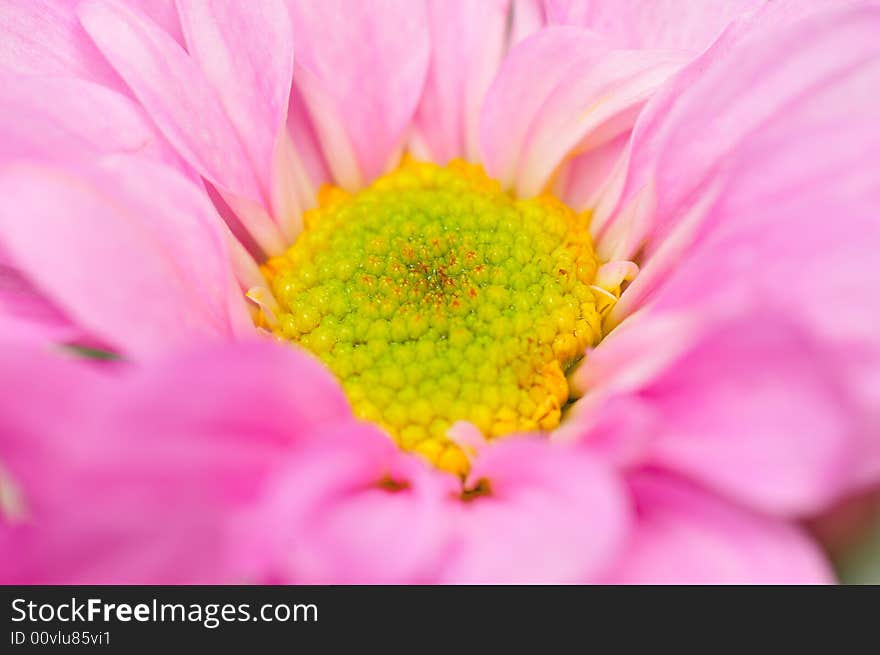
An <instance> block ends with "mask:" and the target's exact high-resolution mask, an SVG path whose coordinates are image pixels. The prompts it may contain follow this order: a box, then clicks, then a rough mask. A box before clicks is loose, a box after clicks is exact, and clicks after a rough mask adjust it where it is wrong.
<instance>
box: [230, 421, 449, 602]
mask: <svg viewBox="0 0 880 655" xmlns="http://www.w3.org/2000/svg"><path fill="white" fill-rule="evenodd" d="M457 486H458V484H457V480H456V479H455V478H454V477H452V476H450V475H445V474H440V473H439V472H437V471H432V470H428V469H427V468H426V466H425V464H423V463H422V462H421V461H420V460H418V459H416V458H414V457H412V456H409V455H405V454H403V453H401V452H400V451H399V450H398V449H397V448H396V446H394V444H393V442H392V441H391V440H390V439H389V438H388V436H387V435H385V434H383V433H382V432H380V431H379V430H378V429H377V428H375V427H374V426H371V425H368V424H363V423H361V424H346V425H344V426H340V428H339V429H338V430H336V431H334V432H333V433H332V434H330V433H324V434H322V435H321V440H320V442H318V441H315V442H312V443H311V444H310V446H309V447H308V448H306V449H303V450H302V451H300V452H298V453H297V455H296V457H292V458H290V460H289V461H288V463H287V465H286V466H285V467H284V468H282V469H280V470H279V473H278V475H277V476H276V477H275V478H274V479H273V480H272V481H271V482H270V484H269V485H268V490H267V494H266V500H265V502H264V503H263V504H262V505H261V506H260V507H259V508H257V511H256V512H255V513H254V515H253V516H251V517H249V518H248V520H247V521H246V522H244V523H243V524H242V530H243V531H244V532H245V533H247V534H250V535H254V538H252V542H256V543H251V544H250V546H249V548H248V549H246V550H245V551H244V556H245V558H246V559H250V560H254V559H257V560H259V561H266V562H274V563H275V564H274V568H272V569H269V570H266V571H262V572H260V573H259V575H263V576H266V575H269V576H270V578H274V579H277V580H279V581H283V582H295V583H323V584H327V583H333V584H340V583H345V584H375V583H401V582H423V583H425V582H433V581H435V580H436V579H437V577H438V575H439V568H441V567H442V565H443V561H444V557H445V555H446V553H447V551H448V550H449V547H450V534H449V532H450V529H449V526H448V525H447V522H445V521H444V518H446V516H445V514H444V512H443V508H444V507H443V506H444V502H445V500H446V499H447V497H448V496H450V495H453V494H454V493H455V488H456V487H457ZM254 553H263V555H258V556H257V557H256V558H255V557H254Z"/></svg>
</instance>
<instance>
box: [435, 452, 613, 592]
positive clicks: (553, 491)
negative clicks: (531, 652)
mask: <svg viewBox="0 0 880 655" xmlns="http://www.w3.org/2000/svg"><path fill="white" fill-rule="evenodd" d="M468 479H469V482H470V484H471V485H476V484H477V483H478V482H479V481H480V480H484V481H485V484H487V485H488V488H489V491H488V493H487V494H485V495H477V496H475V497H474V498H472V499H470V500H467V501H465V502H462V501H460V500H457V501H456V502H455V503H454V504H453V506H452V508H451V509H452V511H453V513H454V516H455V517H456V519H457V521H458V523H459V525H458V535H457V544H456V545H457V549H456V551H455V552H454V553H453V554H452V556H451V557H450V558H449V560H448V561H449V568H448V570H447V571H446V572H445V575H444V576H443V578H442V579H443V580H445V581H448V582H455V583H481V584H485V583H494V584H498V583H519V584H534V583H543V584H548V583H564V582H572V581H579V582H588V581H593V580H596V579H597V577H598V576H599V575H601V574H602V573H603V572H604V571H605V570H606V569H607V568H608V566H609V565H610V563H611V561H612V560H613V558H614V557H615V556H616V554H617V553H618V552H619V548H620V546H621V543H622V540H623V539H624V536H625V535H626V533H627V531H628V530H629V527H630V525H629V524H630V517H629V507H628V501H627V499H626V497H625V493H624V490H623V489H622V486H621V483H620V481H619V480H618V479H617V477H616V475H615V473H614V472H613V471H612V469H611V468H609V467H608V466H607V465H606V464H605V463H603V462H601V461H600V460H598V459H596V458H594V457H592V456H591V455H590V454H588V453H587V452H585V451H583V450H574V449H570V448H567V447H564V446H554V445H552V444H550V443H548V442H547V441H545V440H542V439H535V438H515V437H514V438H508V439H505V440H501V441H498V442H495V443H493V444H492V445H491V446H489V447H487V448H485V449H484V450H482V451H481V452H480V454H479V456H478V457H477V459H476V461H475V462H474V465H473V468H472V469H471V472H470V474H469V476H468Z"/></svg>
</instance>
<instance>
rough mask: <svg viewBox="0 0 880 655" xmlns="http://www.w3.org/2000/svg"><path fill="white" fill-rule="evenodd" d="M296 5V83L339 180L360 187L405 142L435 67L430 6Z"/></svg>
mask: <svg viewBox="0 0 880 655" xmlns="http://www.w3.org/2000/svg"><path fill="white" fill-rule="evenodd" d="M288 4H289V7H290V11H291V16H292V19H293V27H294V33H295V34H296V48H297V58H296V73H295V76H294V79H295V81H296V85H297V86H298V87H299V89H300V91H301V92H302V94H303V97H304V98H305V101H306V104H307V105H308V107H309V110H310V111H311V115H312V119H313V120H314V122H315V128H316V130H317V132H318V135H319V136H320V139H321V144H322V146H323V148H324V155H325V157H326V158H327V163H328V164H329V166H330V170H331V171H332V172H333V175H334V177H335V178H336V181H337V183H338V184H340V185H342V186H343V187H345V188H347V189H356V188H359V187H360V186H362V185H364V184H365V183H367V182H369V181H371V180H372V179H373V178H375V177H377V176H378V175H380V174H382V173H383V172H385V171H386V169H387V168H388V167H389V166H391V165H393V164H394V160H395V157H396V156H397V155H398V154H399V152H400V149H401V147H402V146H403V142H404V139H405V137H406V131H407V128H408V127H409V124H410V121H411V119H412V117H413V114H414V113H415V110H416V107H417V105H418V101H419V98H420V97H421V94H422V87H423V85H424V82H425V76H426V74H427V70H428V60H429V54H430V53H429V50H430V48H429V43H430V37H429V33H428V17H427V9H426V7H425V6H424V5H422V4H421V3H418V2H411V1H410V0H377V1H376V2H373V3H370V4H364V3H347V2H345V1H344V0H326V1H324V2H308V1H301V0H288ZM391 17H393V18H391Z"/></svg>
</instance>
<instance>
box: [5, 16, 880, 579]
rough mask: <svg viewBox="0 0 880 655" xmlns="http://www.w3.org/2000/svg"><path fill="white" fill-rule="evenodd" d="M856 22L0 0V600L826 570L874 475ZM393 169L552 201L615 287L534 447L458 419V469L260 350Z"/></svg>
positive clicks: (867, 56)
mask: <svg viewBox="0 0 880 655" xmlns="http://www.w3.org/2000/svg"><path fill="white" fill-rule="evenodd" d="M511 11H512V12H513V13H512V21H510V24H511V29H510V30H509V33H508V23H509V20H508V19H509V17H510V12H511ZM878 28H880V9H878V7H877V6H876V5H874V6H872V5H871V3H865V2H844V3H838V2H834V3H831V2H828V3H819V4H818V5H811V6H810V7H809V8H808V7H805V6H802V4H799V3H796V2H774V3H767V4H766V6H765V3H763V2H759V1H757V0H755V1H747V0H737V1H731V2H728V3H723V4H722V6H721V7H720V8H719V9H717V10H711V11H710V10H707V9H706V7H705V6H703V5H702V4H701V3H693V4H692V5H691V6H688V5H681V4H678V3H648V4H645V3H642V2H639V1H638V0H632V1H631V2H626V3H605V2H587V1H586V0H585V1H584V2H571V1H554V0H547V1H546V2H544V3H538V2H524V1H521V2H515V3H513V6H511V3H508V2H503V1H499V2H466V1H464V0H462V1H461V2H445V1H444V2H440V1H436V2H435V1H431V2H425V3H421V2H411V1H409V0H406V1H403V0H400V1H397V0H384V1H383V2H378V3H373V4H371V5H370V6H369V7H366V6H365V5H364V4H363V3H346V2H344V1H343V0H338V1H331V2H321V3H309V2H299V1H296V0H291V1H290V2H287V3H282V2H280V1H279V2H271V1H268V0H267V1H265V2H260V3H255V4H253V5H247V6H245V4H243V3H239V2H223V1H219V0H218V1H214V2H208V3H190V2H179V3H177V4H176V5H172V4H171V3H141V2H128V3H122V2H118V1H110V0H106V1H105V0H84V1H83V2H51V1H46V2H43V3H40V4H35V3H32V2H17V1H13V2H8V3H5V4H4V6H3V7H2V8H0V31H2V32H3V38H2V40H0V44H2V45H0V71H2V78H3V84H2V85H0V112H2V114H3V117H4V120H3V121H2V125H0V310H2V311H0V359H2V361H3V366H2V367H0V389H3V394H2V395H0V405H2V411H0V417H2V418H0V510H2V511H0V514H2V523H0V553H2V554H3V557H2V558H0V561H2V564H0V571H2V573H0V579H2V580H4V581H8V582H55V583H58V582H69V583H77V582H90V583H99V582H166V583H168V582H174V583H190V582H235V581H258V582H276V581H277V582H297V583H299V582H358V583H360V582H364V583H372V582H733V583H737V582H806V583H816V582H824V581H829V580H831V579H832V575H831V573H830V571H829V567H828V565H827V563H826V561H825V559H824V556H823V555H822V553H821V552H820V550H819V548H818V547H817V546H816V545H815V544H814V543H813V542H812V541H811V539H810V538H809V537H808V536H807V534H806V533H805V532H804V531H803V530H802V529H801V528H800V527H799V522H800V521H801V520H802V519H805V518H808V517H812V516H815V515H817V514H818V513H820V512H822V511H823V510H825V509H827V508H828V507H830V506H831V505H832V504H833V503H835V502H836V501H838V500H839V499H840V498H843V497H845V496H847V495H848V494H851V493H854V492H857V491H861V490H864V489H868V488H871V487H876V486H877V484H878V481H880V438H878V435H880V413H878V410H877V408H878V407H880V378H878V373H877V372H878V371H880V338H878V336H877V334H876V330H875V329H873V326H874V325H876V324H877V323H878V320H880V302H878V300H877V298H878V295H877V294H876V293H875V292H874V290H875V289H876V288H877V286H878V284H880V279H878V278H880V273H878V270H880V269H878V267H877V266H875V265H874V253H875V252H877V251H878V249H880V221H878V219H877V216H876V208H877V207H878V206H880V186H878V183H877V180H878V179H880V175H878V173H880V170H878V169H880V124H878V122H877V120H876V118H877V116H878V114H880V112H878V109H880V107H878V103H880V97H878V96H877V94H876V93H875V90H876V89H877V88H880V43H878V42H877V39H876V34H877V33H878ZM404 152H406V153H409V155H410V156H412V157H415V158H417V159H420V160H425V161H433V162H436V163H437V164H440V165H445V164H447V163H448V162H450V161H451V160H454V159H459V158H462V159H466V160H470V161H472V162H474V163H478V164H480V165H482V166H483V167H484V169H485V171H486V172H487V173H488V175H489V176H491V177H492V178H494V179H495V180H497V181H498V182H499V183H500V184H501V187H502V188H503V189H505V190H508V191H509V192H510V196H509V198H510V200H509V202H511V203H516V202H520V201H517V200H514V198H523V199H527V198H531V197H533V196H536V195H537V194H541V193H542V192H547V191H548V190H550V191H552V192H553V193H555V195H557V196H558V197H559V198H561V199H563V200H564V201H565V202H566V203H567V204H568V205H569V206H570V207H572V208H573V209H575V210H577V211H580V210H585V211H586V212H588V213H586V214H583V215H581V218H583V219H584V220H581V221H580V223H578V224H577V227H576V228H574V229H576V230H578V231H579V233H580V234H582V235H586V231H587V229H589V231H590V232H591V234H592V237H593V239H594V241H595V244H596V252H597V254H598V256H599V259H600V260H601V262H602V263H603V264H604V265H603V266H601V267H600V268H599V269H598V271H596V272H595V276H594V278H593V279H592V285H591V288H592V289H593V290H594V293H595V294H596V296H595V297H596V299H597V300H596V302H597V303H599V304H597V305H596V312H597V313H596V316H597V317H598V320H600V321H602V325H603V329H602V335H601V336H604V338H603V339H602V340H601V342H600V343H598V345H596V346H595V347H594V348H591V349H589V350H588V352H587V353H586V356H585V357H584V359H583V360H582V361H581V362H580V363H579V365H578V366H577V367H576V368H575V369H572V370H571V371H569V376H568V382H567V384H568V385H569V387H570V390H571V391H572V393H573V395H575V396H578V397H579V398H578V399H577V401H576V402H574V403H573V404H572V406H571V408H570V409H569V410H568V412H567V414H565V415H563V420H562V422H561V424H560V425H559V427H558V428H556V429H555V430H552V431H551V432H550V434H549V435H548V434H538V433H534V434H519V435H514V436H506V437H503V438H499V439H495V438H492V439H490V440H488V441H484V440H483V438H482V435H481V434H480V430H478V429H476V428H475V427H474V426H473V425H470V424H468V423H458V424H456V425H455V426H453V428H452V429H451V430H449V431H448V435H449V438H450V439H452V440H453V441H455V442H456V443H457V444H458V446H459V447H460V452H462V453H464V454H466V456H467V457H468V459H469V464H468V467H469V468H468V471H467V473H466V475H465V476H464V477H463V479H459V478H456V477H455V476H453V475H450V474H448V473H445V472H442V471H440V470H438V469H437V468H435V467H433V466H429V465H427V464H426V463H425V462H424V461H423V460H422V459H421V458H418V457H415V456H413V455H412V454H410V453H407V452H404V451H403V450H400V449H398V448H397V447H396V446H395V443H394V441H392V439H390V438H389V436H388V434H385V433H384V432H385V431H383V429H381V428H380V427H379V426H377V425H374V424H372V423H369V422H364V421H361V420H358V419H357V418H355V416H354V414H353V412H352V407H351V406H352V405H354V406H355V409H357V408H358V407H359V405H358V404H357V400H358V399H357V398H350V397H347V396H346V395H345V393H344V392H343V386H345V382H346V379H345V378H346V376H345V375H344V374H341V373H340V372H339V370H337V369H333V367H332V366H331V369H333V371H334V373H336V374H337V377H339V378H342V382H343V385H340V384H339V383H337V381H336V380H335V379H334V377H333V376H332V375H331V374H330V373H328V372H327V370H326V369H325V367H323V366H321V365H320V364H319V363H318V362H317V361H316V360H315V359H314V358H313V357H311V356H310V355H308V354H305V353H304V351H303V350H302V349H301V348H297V347H290V346H288V345H279V344H275V343H272V342H270V341H268V340H263V341H256V340H255V336H256V334H257V330H255V328H254V321H256V322H257V323H258V324H259V325H261V326H263V327H265V328H268V329H271V330H272V331H274V332H275V333H276V335H283V334H285V332H284V330H283V329H282V327H281V326H280V316H281V315H282V313H283V312H284V311H288V310H289V309H290V308H289V307H287V306H286V305H285V304H284V299H282V298H279V297H278V290H277V286H273V283H272V275H273V274H275V273H273V270H274V269H273V268H272V267H273V266H274V264H273V261H274V260H273V259H272V258H274V257H278V256H279V255H283V254H284V253H285V251H286V250H287V249H288V248H289V247H290V244H291V243H294V242H295V241H296V242H297V243H300V242H302V241H303V240H301V239H300V240H297V237H298V236H299V235H301V234H302V233H303V231H304V230H306V232H307V233H308V231H309V229H312V228H311V227H310V226H307V225H304V218H303V214H304V211H306V210H310V209H312V208H314V207H316V206H318V209H317V210H313V212H317V213H306V218H305V223H308V221H309V220H311V219H309V217H310V216H317V217H318V218H317V219H314V220H319V219H320V220H323V219H322V217H326V216H328V215H331V216H332V211H333V210H332V209H328V207H331V208H332V206H333V205H332V203H331V204H330V205H328V204H327V202H326V200H319V198H318V187H319V186H320V185H321V184H323V183H332V184H334V185H335V186H337V187H340V188H341V189H344V190H345V191H346V192H348V193H349V194H350V195H349V196H345V197H354V198H359V197H363V196H361V195H360V194H361V193H367V192H364V191H363V189H365V188H366V187H370V186H371V185H372V184H373V182H374V181H375V180H376V179H377V178H379V177H380V176H382V175H383V174H385V173H387V172H388V171H392V170H395V169H396V168H397V167H398V164H399V160H400V158H401V156H402V155H403V153H404ZM456 165H457V164H454V163H453V164H450V166H452V167H454V166H456ZM404 166H405V165H404ZM431 170H434V169H431ZM467 170H470V169H467ZM389 179H392V178H389ZM456 184H458V183H456ZM475 184H482V182H477V183H475ZM394 188H397V187H394ZM455 188H456V189H458V191H459V192H461V189H462V187H461V186H458V187H455ZM338 193H342V191H338ZM493 197H494V196H493ZM542 197H543V196H542ZM505 202H506V201H505ZM522 202H524V203H525V202H528V201H526V200H523V201H522ZM475 206H476V205H475ZM513 206H515V207H531V205H525V204H523V205H518V204H515V205H513ZM505 207H506V205H505ZM419 211H421V206H420V208H419ZM523 211H524V212H525V211H526V210H525V209H523ZM530 211H531V210H530ZM416 215H417V216H420V215H421V214H416ZM573 215H574V214H572V216H573ZM452 220H453V218H450V221H452ZM493 220H495V219H493ZM548 220H549V219H548ZM501 231H502V230H501V228H500V227H499V228H498V233H499V234H501ZM499 238H500V237H499ZM352 241H353V242H354V241H355V240H354V239H352ZM516 243H520V242H518V241H516ZM566 243H568V242H566ZM517 247H520V246H517ZM554 252H556V251H555V250H554ZM590 252H592V251H590ZM514 254H515V253H510V254H509V256H510V257H513V256H514ZM291 261H293V259H291ZM487 261H488V260H487ZM562 273H563V274H565V273H564V271H562ZM445 274H446V273H444V275H445ZM499 293H500V292H499ZM505 297H506V296H505ZM542 298H543V299H544V300H546V296H545V297H542ZM553 298H555V297H553ZM602 299H605V300H604V301H603V300H602ZM297 302H304V301H303V300H302V299H301V298H298V300H297ZM602 303H604V304H602ZM552 304H553V303H552V302H551V303H550V305H552ZM296 306H299V307H302V306H303V305H296ZM296 306H295V307H294V310H295V309H296ZM511 306H513V303H511ZM548 306H549V305H548ZM346 311H347V310H346ZM475 311H476V310H475ZM548 311H550V310H549V309H548ZM307 318H308V319H309V320H311V317H307ZM579 318H582V319H583V320H586V318H587V317H583V316H579ZM303 320H304V321H305V319H303ZM486 320H488V321H490V323H491V320H490V319H486ZM471 327H472V326H471ZM311 329H312V327H311V325H309V327H307V328H303V330H302V331H304V332H309V330H311ZM524 329H525V328H524ZM291 330H294V328H291ZM296 330H299V328H295V331H296ZM296 334H297V335H299V331H296ZM493 334H494V333H493ZM606 335H607V336H606ZM551 336H553V335H551ZM494 338H495V339H497V340H500V339H501V337H494ZM288 340H293V341H297V339H296V338H289V339H288ZM553 343H554V344H556V343H557V342H556V341H553ZM560 343H563V342H560ZM564 343H568V342H564ZM578 343H580V342H578ZM50 344H74V345H78V346H86V347H94V348H99V349H102V350H107V351H110V352H113V353H116V354H118V355H120V356H121V357H122V358H123V359H124V360H126V361H123V362H114V363H112V364H101V365H99V364H96V363H95V362H93V361H89V360H82V359H75V358H73V357H70V356H67V355H62V354H59V352H58V351H57V348H47V345H50ZM304 345H307V344H304ZM312 350H314V351H315V352H316V353H317V354H319V355H320V354H322V351H321V350H320V349H319V348H318V347H317V346H313V347H312ZM561 359H565V358H561ZM565 362H568V360H567V359H565ZM325 363H326V360H325ZM554 363H557V362H554ZM559 363H562V362H561V361H560V362H559ZM500 372H503V371H499V373H500ZM428 376H429V377H430V376H431V374H430V373H429V374H428ZM441 377H442V376H438V377H437V379H436V386H440V385H441V379H440V378H441ZM490 382H491V381H490V380H489V379H486V384H487V385H489V386H491V385H490ZM411 384H412V383H411ZM455 388H458V387H455ZM346 391H349V396H351V390H350V388H349V387H346ZM462 393H464V391H462ZM487 402H488V401H487ZM551 405H552V403H551ZM552 409H555V411H556V413H557V416H558V413H559V407H558V404H557V405H556V406H555V407H552ZM411 413H412V414H413V415H414V414H415V413H416V409H415V405H413V409H412V412H411ZM359 415H361V416H362V413H360V412H359ZM536 416H537V414H536ZM459 418H465V417H459ZM408 420H411V421H415V420H416V419H412V418H410V419H408ZM380 422H382V423H383V425H385V427H386V431H387V425H386V424H387V423H390V421H388V420H385V419H384V418H383V421H380ZM540 425H541V426H542V427H543V425H544V424H540ZM493 429H494V428H493ZM515 431H516V430H515ZM493 434H494V433H493ZM395 438H396V439H398V441H399V442H400V443H405V440H403V439H402V437H400V436H399V435H395Z"/></svg>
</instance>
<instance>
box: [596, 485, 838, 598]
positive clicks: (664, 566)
mask: <svg viewBox="0 0 880 655" xmlns="http://www.w3.org/2000/svg"><path fill="white" fill-rule="evenodd" d="M630 484H631V486H632V490H633V493H634V495H635V503H636V513H637V516H638V519H637V521H636V528H635V530H634V531H633V533H632V535H631V537H630V540H629V545H628V547H627V548H626V550H625V551H624V554H623V556H622V557H621V559H620V562H619V563H618V569H617V571H616V572H614V573H612V574H611V575H609V576H608V578H607V579H606V581H607V582H609V583H613V584H827V583H830V582H833V581H834V578H833V575H832V572H831V570H830V567H829V565H828V562H827V561H826V560H825V558H824V557H823V556H822V554H821V552H820V551H819V548H818V547H817V546H816V544H814V543H812V542H811V541H810V540H809V539H808V538H807V537H806V535H805V534H804V533H803V532H802V531H801V530H800V529H798V528H797V527H794V526H791V525H788V524H786V523H784V522H781V521H778V520H775V519H772V518H767V517H765V516H762V515H760V514H751V513H749V512H746V511H743V510H741V509H738V508H737V507H736V506H735V505H731V504H729V503H724V502H721V501H719V500H717V499H713V498H712V497H711V496H709V495H707V494H705V493H703V492H702V491H699V490H698V489H696V488H694V487H693V486H691V485H689V484H687V483H685V482H682V481H679V480H676V479H675V478H671V477H668V476H664V475H661V474H656V473H642V474H638V475H636V476H633V478H632V479H631V481H630Z"/></svg>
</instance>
